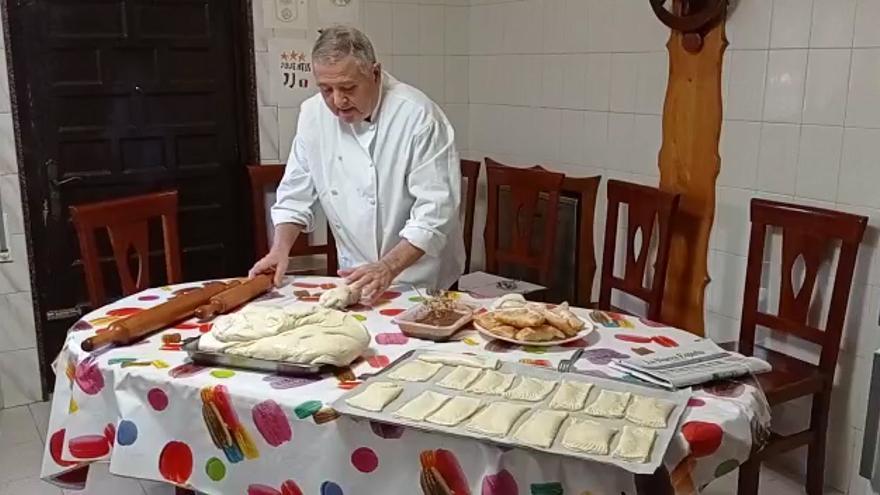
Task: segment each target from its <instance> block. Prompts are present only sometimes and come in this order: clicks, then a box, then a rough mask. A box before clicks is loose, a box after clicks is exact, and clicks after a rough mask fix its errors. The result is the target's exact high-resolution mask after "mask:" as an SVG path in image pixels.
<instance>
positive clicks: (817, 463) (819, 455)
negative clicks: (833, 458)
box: [806, 391, 831, 495]
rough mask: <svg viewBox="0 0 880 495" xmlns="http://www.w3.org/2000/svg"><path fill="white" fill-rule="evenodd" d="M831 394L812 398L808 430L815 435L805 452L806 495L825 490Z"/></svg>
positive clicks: (814, 494) (822, 394)
mask: <svg viewBox="0 0 880 495" xmlns="http://www.w3.org/2000/svg"><path fill="white" fill-rule="evenodd" d="M830 408H831V393H830V392H827V391H826V392H824V393H821V394H816V396H815V397H813V407H812V410H811V412H810V430H811V431H812V432H813V435H815V438H813V441H812V443H810V446H809V447H808V449H809V450H808V452H807V487H806V488H807V495H822V493H823V492H824V489H825V443H826V439H827V436H828V433H827V431H828V413H829V409H830Z"/></svg>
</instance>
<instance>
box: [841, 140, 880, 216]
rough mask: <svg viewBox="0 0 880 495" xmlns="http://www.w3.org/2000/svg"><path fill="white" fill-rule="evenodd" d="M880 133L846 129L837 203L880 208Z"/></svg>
mask: <svg viewBox="0 0 880 495" xmlns="http://www.w3.org/2000/svg"><path fill="white" fill-rule="evenodd" d="M877 157H880V129H846V130H844V133H843V158H842V161H841V163H840V181H839V183H838V185H837V202H838V203H844V204H850V205H859V206H868V207H871V208H880V195H878V194H877V184H880V167H878V166H877Z"/></svg>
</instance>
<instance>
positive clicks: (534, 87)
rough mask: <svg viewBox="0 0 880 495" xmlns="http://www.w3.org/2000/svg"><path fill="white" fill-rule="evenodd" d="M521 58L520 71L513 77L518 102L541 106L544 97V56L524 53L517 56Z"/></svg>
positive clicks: (518, 58)
mask: <svg viewBox="0 0 880 495" xmlns="http://www.w3.org/2000/svg"><path fill="white" fill-rule="evenodd" d="M515 58H516V59H517V60H519V62H518V65H517V67H518V68H519V72H518V74H517V75H516V76H514V77H513V81H515V82H514V87H515V88H516V92H515V93H514V95H515V97H516V100H515V101H516V102H517V104H522V105H526V106H530V107H538V106H541V102H542V100H543V98H544V89H543V85H544V70H543V68H544V57H542V56H540V55H524V56H521V57H515Z"/></svg>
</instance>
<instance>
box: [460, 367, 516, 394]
mask: <svg viewBox="0 0 880 495" xmlns="http://www.w3.org/2000/svg"><path fill="white" fill-rule="evenodd" d="M513 378H514V375H513V373H500V372H498V371H492V370H488V371H486V372H485V373H483V376H481V377H480V379H479V380H477V381H476V382H475V383H474V384H473V385H471V388H469V389H468V392H471V393H474V394H483V395H501V394H503V393H504V392H506V391H507V389H509V388H510V386H511V385H513Z"/></svg>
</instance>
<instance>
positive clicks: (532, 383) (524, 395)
mask: <svg viewBox="0 0 880 495" xmlns="http://www.w3.org/2000/svg"><path fill="white" fill-rule="evenodd" d="M555 387H556V382H551V381H547V380H539V379H537V378H531V377H528V376H524V377H522V378H521V379H520V381H519V383H517V384H516V386H515V387H513V388H512V389H510V390H508V391H507V392H505V393H504V397H505V398H507V399H513V400H524V401H527V402H538V401H540V400H543V399H544V397H547V396H548V395H550V392H552V391H553V389H554V388H555ZM621 414H623V411H621Z"/></svg>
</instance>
